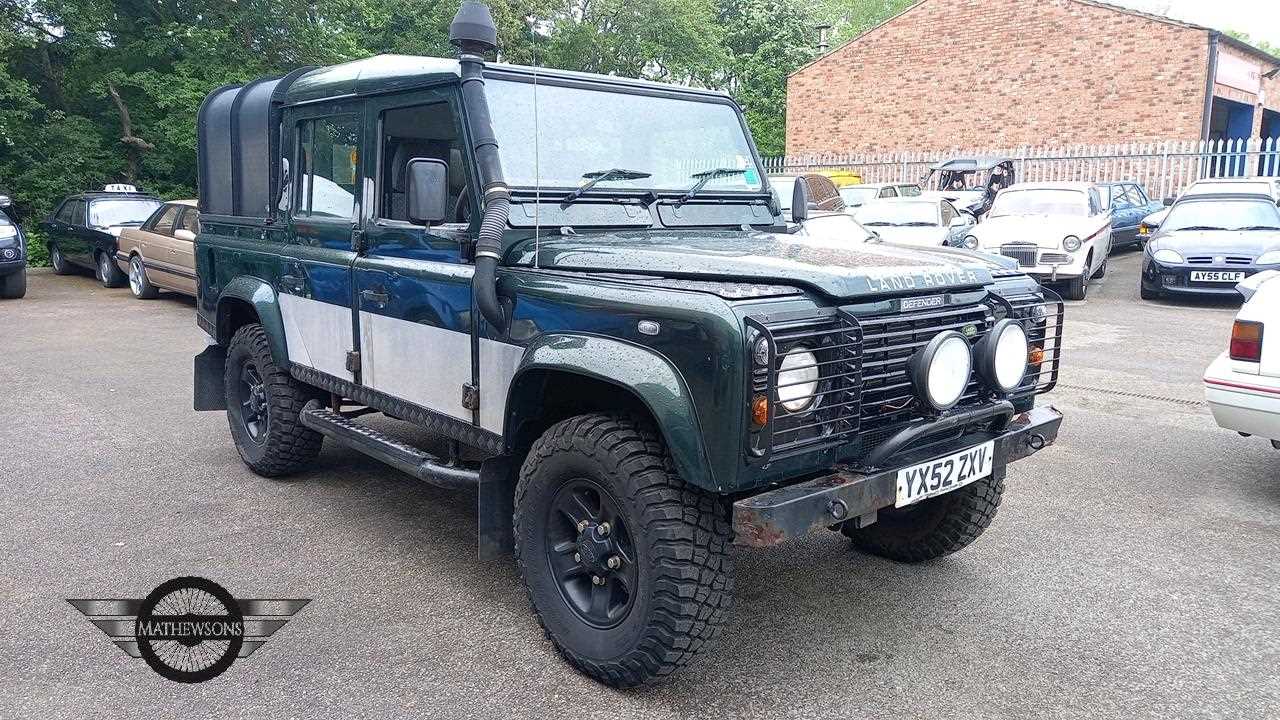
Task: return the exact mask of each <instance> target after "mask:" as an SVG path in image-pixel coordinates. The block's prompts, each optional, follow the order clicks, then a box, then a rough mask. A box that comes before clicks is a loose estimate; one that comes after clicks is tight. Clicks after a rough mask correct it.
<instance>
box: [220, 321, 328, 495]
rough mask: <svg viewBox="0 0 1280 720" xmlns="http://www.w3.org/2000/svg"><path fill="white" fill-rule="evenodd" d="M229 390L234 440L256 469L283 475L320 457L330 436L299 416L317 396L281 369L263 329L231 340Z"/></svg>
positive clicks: (225, 377)
mask: <svg viewBox="0 0 1280 720" xmlns="http://www.w3.org/2000/svg"><path fill="white" fill-rule="evenodd" d="M223 388H224V390H223V391H224V392H225V393H226V400H227V422H228V424H230V426H231V436H232V438H233V439H234V440H235V443H236V450H238V451H239V452H240V457H241V459H243V460H244V463H245V464H246V465H248V466H249V469H250V470H253V471H254V472H255V473H257V474H259V475H262V476H264V477H280V476H283V475H288V474H290V473H293V472H296V471H297V470H298V469H300V468H301V467H302V466H304V465H305V464H307V463H308V462H309V461H311V460H312V459H314V458H315V456H316V455H318V454H319V453H320V444H321V441H322V440H323V439H324V436H323V435H321V434H320V433H318V432H316V431H314V430H311V429H310V428H308V427H306V426H304V425H303V424H302V421H301V420H299V418H298V414H299V413H300V412H302V406H303V405H306V404H307V401H309V400H311V399H313V398H315V397H317V392H316V391H315V390H313V389H311V388H309V387H308V386H306V385H303V384H302V383H300V382H298V381H297V380H294V379H293V377H292V376H290V375H289V373H288V372H286V371H285V370H284V369H283V368H281V367H280V366H278V365H276V363H275V361H274V360H273V359H272V358H271V349H270V347H269V346H268V345H267V333H266V331H265V330H263V329H262V326H261V325H256V324H254V325H245V326H244V327H242V328H240V329H239V330H237V331H236V334H235V335H234V336H233V337H232V338H231V345H230V347H229V348H228V349H227V364H226V370H225V374H224V375H223Z"/></svg>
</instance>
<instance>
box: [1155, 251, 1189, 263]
mask: <svg viewBox="0 0 1280 720" xmlns="http://www.w3.org/2000/svg"><path fill="white" fill-rule="evenodd" d="M1151 257H1152V258H1154V259H1155V260H1156V262H1163V263H1181V262H1182V256H1181V255H1179V254H1178V253H1177V252H1175V251H1173V250H1169V249H1164V250H1157V251H1156V252H1155V254H1154V255H1152V256H1151Z"/></svg>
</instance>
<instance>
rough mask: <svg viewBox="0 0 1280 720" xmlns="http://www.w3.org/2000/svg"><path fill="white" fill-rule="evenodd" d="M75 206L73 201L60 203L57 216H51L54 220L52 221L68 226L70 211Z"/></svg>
mask: <svg viewBox="0 0 1280 720" xmlns="http://www.w3.org/2000/svg"><path fill="white" fill-rule="evenodd" d="M75 204H76V201H75V200H68V201H66V202H64V203H62V207H60V208H58V214H57V215H54V216H53V219H54V220H57V221H58V222H61V223H68V224H70V222H71V209H72V208H73V207H75Z"/></svg>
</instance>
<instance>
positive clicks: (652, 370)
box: [503, 335, 717, 491]
mask: <svg viewBox="0 0 1280 720" xmlns="http://www.w3.org/2000/svg"><path fill="white" fill-rule="evenodd" d="M618 410H621V411H623V412H628V413H632V414H636V415H640V416H642V417H645V418H647V419H648V420H649V421H651V422H652V423H653V425H654V428H655V429H656V430H657V431H658V433H659V434H661V436H662V438H663V440H664V441H665V442H666V445H667V449H668V451H669V452H670V453H671V458H672V461H673V463H674V464H675V467H676V471H677V472H678V473H680V477H681V478H683V479H684V480H685V481H686V482H688V483H690V484H692V485H695V486H698V487H702V488H704V489H707V490H711V491H716V490H717V486H716V482H715V478H714V473H713V472H712V468H711V464H710V462H709V457H708V454H707V451H706V447H705V444H704V442H703V436H702V430H701V427H700V424H699V422H698V416H697V413H696V410H695V407H694V403H693V398H692V396H691V394H690V392H689V389H688V386H687V385H686V383H685V381H684V378H683V377H682V376H681V374H680V372H679V370H678V369H677V368H676V367H675V366H674V365H672V364H671V362H670V361H669V360H667V358H665V357H664V356H662V355H661V354H659V353H658V352H656V351H654V350H652V349H650V348H646V347H643V346H640V345H635V344H632V343H629V342H625V341H622V340H617V339H613V338H605V337H598V336H588V335H555V336H543V337H540V338H539V339H538V340H537V341H535V342H534V344H532V345H530V346H529V348H527V349H526V351H525V354H524V358H523V360H522V361H521V363H520V365H519V366H518V367H517V369H516V373H515V375H514V376H513V378H512V381H511V386H510V388H509V390H508V392H507V405H506V419H505V422H504V432H503V438H504V442H505V444H506V450H507V453H508V454H512V455H515V456H517V457H520V456H522V455H523V453H524V451H525V450H527V449H528V447H529V446H530V445H531V444H532V443H533V441H534V440H536V439H537V438H538V437H539V436H541V435H542V433H543V432H545V431H546V429H547V428H549V427H551V426H552V425H554V424H555V423H557V422H560V421H561V420H565V419H567V418H570V417H573V416H575V415H581V414H584V413H589V412H601V411H606V412H607V411H618Z"/></svg>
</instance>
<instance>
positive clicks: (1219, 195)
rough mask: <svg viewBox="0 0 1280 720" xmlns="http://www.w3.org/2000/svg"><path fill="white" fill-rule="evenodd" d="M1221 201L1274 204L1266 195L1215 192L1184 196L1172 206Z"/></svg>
mask: <svg viewBox="0 0 1280 720" xmlns="http://www.w3.org/2000/svg"><path fill="white" fill-rule="evenodd" d="M1222 200H1257V201H1259V202H1265V203H1267V204H1268V205H1274V204H1275V199H1274V198H1272V197H1271V196H1270V195H1268V194H1266V193H1251V192H1216V193H1201V194H1199V195H1185V196H1183V197H1181V198H1179V199H1178V202H1176V203H1174V205H1178V204H1181V203H1184V202H1188V203H1190V202H1206V201H1208V202H1220V201H1222Z"/></svg>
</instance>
